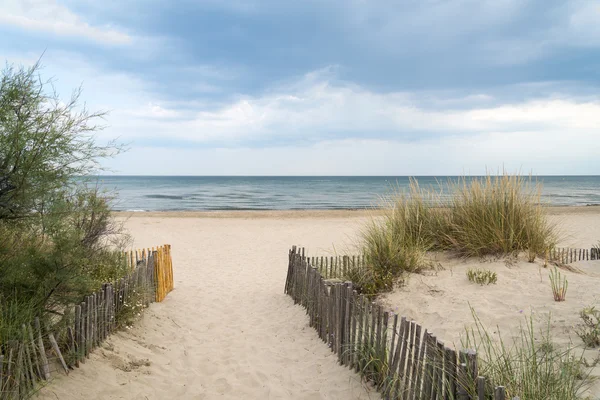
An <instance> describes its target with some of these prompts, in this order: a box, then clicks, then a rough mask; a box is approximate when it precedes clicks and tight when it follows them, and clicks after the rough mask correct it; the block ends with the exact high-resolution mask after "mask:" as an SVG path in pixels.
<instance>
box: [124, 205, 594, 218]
mask: <svg viewBox="0 0 600 400" xmlns="http://www.w3.org/2000/svg"><path fill="white" fill-rule="evenodd" d="M544 208H545V209H546V213H547V215H580V214H587V215H597V214H600V206H545V207H544ZM385 211H386V209H383V208H364V209H303V210H224V211H221V210H212V211H185V210H181V211H113V212H114V213H115V215H116V216H126V217H127V218H139V217H143V218H158V217H160V218H252V219H254V218H277V219H290V218H292V219H295V218H352V217H377V216H381V215H383V214H384V213H385Z"/></svg>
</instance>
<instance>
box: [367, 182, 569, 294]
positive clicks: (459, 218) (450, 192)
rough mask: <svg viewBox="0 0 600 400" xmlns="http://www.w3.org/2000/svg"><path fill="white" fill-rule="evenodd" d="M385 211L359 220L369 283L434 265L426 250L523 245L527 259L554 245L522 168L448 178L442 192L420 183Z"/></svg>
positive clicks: (385, 283)
mask: <svg viewBox="0 0 600 400" xmlns="http://www.w3.org/2000/svg"><path fill="white" fill-rule="evenodd" d="M383 201H384V202H385V204H384V207H383V208H385V209H386V211H385V213H384V215H383V217H381V218H373V219H372V220H371V221H369V223H368V224H367V225H366V226H365V227H364V229H363V231H362V235H361V241H360V244H359V247H360V250H361V251H362V253H363V254H364V255H365V259H366V260H367V265H368V267H369V268H371V269H372V270H373V272H372V273H371V274H370V276H371V278H372V279H374V282H369V284H368V286H369V287H371V288H376V289H377V290H379V291H385V290H390V289H391V288H392V286H393V285H392V284H390V278H389V277H392V278H393V279H396V278H398V277H400V276H401V275H403V274H404V273H412V272H419V271H421V270H423V269H425V268H429V267H431V265H432V264H431V262H430V261H429V259H428V257H427V252H429V251H451V252H453V253H454V254H456V255H458V256H461V257H481V256H486V255H495V256H502V255H511V254H517V253H519V252H522V251H524V252H527V254H528V259H529V261H533V260H534V259H535V257H537V256H544V255H545V254H546V253H547V251H548V250H549V249H551V248H553V247H554V246H555V245H556V242H557V240H558V232H557V228H556V226H555V225H553V224H551V223H550V222H549V221H548V219H547V217H546V214H545V211H544V208H543V205H542V203H541V201H540V187H539V185H536V184H533V183H532V181H531V179H529V178H526V177H522V176H520V175H499V176H491V175H488V176H486V177H483V178H473V179H467V178H466V177H463V178H459V179H458V180H454V181H449V182H448V183H447V186H446V190H445V192H441V191H436V190H434V189H433V188H431V189H424V188H421V187H420V186H419V184H418V182H417V181H416V180H412V181H411V184H410V188H409V190H408V193H397V194H396V195H394V196H393V197H392V198H389V199H384V200H383Z"/></svg>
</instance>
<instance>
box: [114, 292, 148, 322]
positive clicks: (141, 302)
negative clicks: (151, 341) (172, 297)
mask: <svg viewBox="0 0 600 400" xmlns="http://www.w3.org/2000/svg"><path fill="white" fill-rule="evenodd" d="M147 295H148V292H147V291H145V290H144V288H143V287H142V286H140V287H137V288H135V289H131V290H130V292H129V293H127V298H126V299H125V301H124V302H123V304H122V305H121V306H120V307H119V309H118V310H117V314H116V315H115V322H116V324H117V327H118V328H127V327H130V326H132V325H133V323H134V322H135V321H136V320H137V319H138V318H139V317H140V315H141V313H142V311H143V309H144V308H145V307H146V301H145V299H146V296H147Z"/></svg>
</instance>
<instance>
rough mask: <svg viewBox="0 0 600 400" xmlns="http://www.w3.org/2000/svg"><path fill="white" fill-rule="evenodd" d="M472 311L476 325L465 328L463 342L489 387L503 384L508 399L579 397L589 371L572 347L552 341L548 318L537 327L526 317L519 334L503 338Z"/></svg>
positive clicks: (497, 330) (562, 399) (573, 399)
mask: <svg viewBox="0 0 600 400" xmlns="http://www.w3.org/2000/svg"><path fill="white" fill-rule="evenodd" d="M471 312H472V314H473V318H474V321H475V326H474V328H471V329H467V331H466V336H465V338H464V340H463V343H462V345H463V347H464V348H472V349H475V350H477V354H478V359H479V362H480V363H479V373H480V375H482V376H485V377H486V378H487V383H488V385H489V386H490V387H489V389H490V390H491V389H492V388H493V385H498V384H502V385H503V386H505V389H506V394H507V398H513V397H519V398H521V399H561V400H575V399H580V398H582V397H581V395H582V393H583V391H584V390H585V389H586V388H587V387H588V386H589V384H590V378H589V372H585V371H584V368H583V366H584V365H585V360H584V358H583V356H582V355H576V352H575V351H574V349H573V348H572V347H567V348H560V347H558V346H557V345H555V344H554V343H553V342H552V336H551V332H550V328H551V321H550V317H548V320H547V321H546V323H545V326H544V327H542V328H539V329H536V327H535V324H534V321H533V318H532V317H531V316H529V317H527V318H526V319H525V324H524V325H521V327H520V329H519V332H518V334H517V335H516V336H515V337H514V338H511V339H510V340H505V338H503V336H502V334H501V333H500V330H499V329H498V328H496V329H494V334H492V333H490V330H489V329H487V328H486V327H484V325H483V324H482V322H481V320H480V319H479V318H478V317H477V315H476V313H475V311H474V310H473V309H471ZM473 391H474V389H473Z"/></svg>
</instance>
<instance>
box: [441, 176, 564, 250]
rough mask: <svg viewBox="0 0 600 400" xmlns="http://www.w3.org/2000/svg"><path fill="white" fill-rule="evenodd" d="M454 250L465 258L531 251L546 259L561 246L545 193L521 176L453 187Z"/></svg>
mask: <svg viewBox="0 0 600 400" xmlns="http://www.w3.org/2000/svg"><path fill="white" fill-rule="evenodd" d="M449 187H450V193H451V195H452V196H451V202H450V206H449V209H450V220H451V223H450V230H449V231H448V232H447V233H446V234H447V236H448V238H449V240H450V242H451V243H452V247H453V249H454V250H456V251H458V252H459V253H461V254H463V255H465V256H482V255H487V254H509V253H512V252H518V251H528V252H532V253H534V254H538V255H543V254H545V251H546V250H547V249H548V248H551V247H553V246H554V245H555V243H556V236H557V235H556V229H555V227H554V226H553V225H552V224H550V223H548V221H547V219H546V216H545V213H544V210H543V208H542V206H541V202H540V187H539V186H538V185H533V184H532V182H531V179H527V178H524V177H522V176H520V175H502V176H490V175H488V176H486V177H485V178H482V179H473V180H467V179H466V178H464V177H463V178H461V179H459V180H458V181H456V182H451V183H449Z"/></svg>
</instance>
